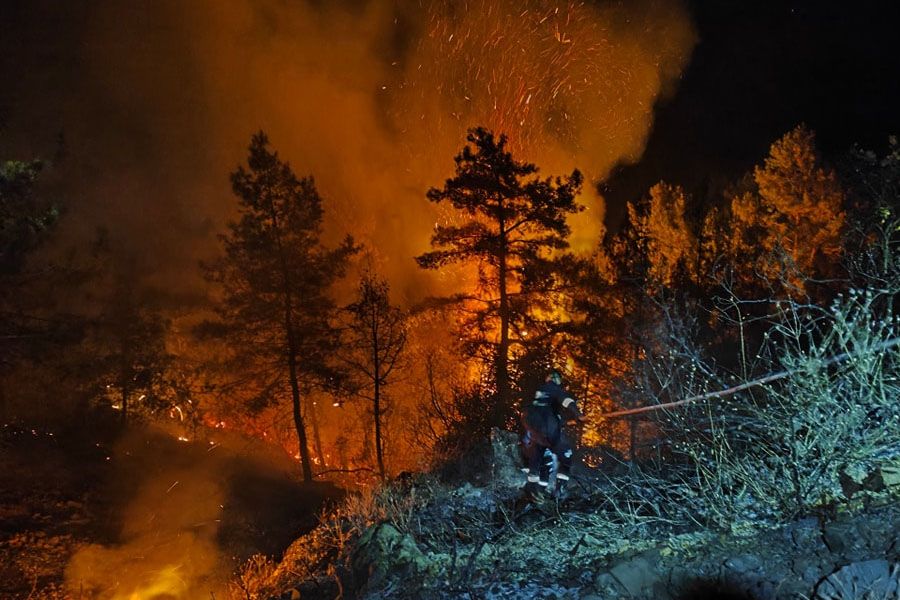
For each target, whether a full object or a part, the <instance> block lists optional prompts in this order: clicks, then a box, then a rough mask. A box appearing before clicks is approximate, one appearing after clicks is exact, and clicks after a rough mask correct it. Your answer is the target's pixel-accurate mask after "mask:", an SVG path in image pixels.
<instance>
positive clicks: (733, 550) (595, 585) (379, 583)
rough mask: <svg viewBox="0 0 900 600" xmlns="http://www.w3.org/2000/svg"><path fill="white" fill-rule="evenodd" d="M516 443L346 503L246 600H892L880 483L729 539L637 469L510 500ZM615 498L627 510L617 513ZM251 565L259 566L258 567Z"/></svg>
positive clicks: (270, 569)
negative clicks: (446, 478)
mask: <svg viewBox="0 0 900 600" xmlns="http://www.w3.org/2000/svg"><path fill="white" fill-rule="evenodd" d="M514 442H515V436H514V435H512V434H504V433H500V434H498V435H495V439H494V443H493V460H492V463H491V466H490V468H489V469H488V470H487V471H485V474H484V476H483V477H481V478H475V479H473V481H472V482H466V483H462V484H457V485H452V484H447V483H441V482H440V481H438V479H437V478H436V477H431V476H422V477H419V478H417V479H415V480H413V481H409V482H405V483H403V484H402V485H401V484H399V483H398V484H396V485H394V486H392V487H389V488H385V489H383V490H381V491H379V492H375V493H372V494H364V495H362V496H358V497H355V499H354V500H353V501H352V502H351V503H350V504H348V505H346V506H345V507H344V508H343V509H342V510H341V511H339V512H338V513H336V514H335V515H334V517H333V518H332V519H331V520H328V521H326V522H325V523H323V525H322V526H320V527H319V528H318V529H317V530H315V531H314V532H312V533H311V534H309V535H307V536H304V537H302V538H301V539H299V540H298V541H297V542H295V544H294V545H293V546H292V547H291V548H290V549H289V550H288V552H287V553H286V555H285V557H284V560H283V561H282V562H281V563H280V564H278V565H276V564H274V563H269V564H268V565H266V568H257V570H256V571H255V572H254V578H253V579H252V582H251V580H250V579H247V582H250V583H252V584H253V585H255V587H253V586H248V587H247V588H246V591H247V592H248V593H249V595H248V596H246V597H251V598H297V597H298V596H299V597H300V598H334V597H338V596H339V595H341V594H343V595H344V596H343V597H361V598H372V599H374V598H407V597H415V598H419V599H425V598H460V599H462V598H473V597H474V598H485V599H500V598H510V599H512V598H559V599H562V598H572V599H576V598H580V599H585V598H587V599H600V598H603V599H609V598H640V599H644V598H646V599H651V598H653V599H662V600H665V599H667V598H672V599H675V598H701V597H716V598H722V597H732V598H752V599H759V600H762V599H776V598H779V599H780V598H803V597H805V598H818V599H820V600H838V599H843V600H853V599H862V598H863V597H866V596H865V595H864V594H865V593H876V594H880V595H876V596H872V597H877V598H879V599H881V598H885V597H890V598H893V597H895V596H894V595H890V596H889V595H888V594H889V593H890V594H896V593H897V588H896V586H897V582H898V579H900V578H898V571H897V568H895V567H894V565H895V564H896V563H898V562H900V504H898V503H897V502H896V501H895V496H894V494H893V492H892V491H891V490H890V489H888V488H886V487H885V486H883V485H882V483H883V482H879V483H878V485H873V484H872V483H873V482H872V481H870V482H869V484H870V485H869V487H870V488H871V489H869V490H856V491H855V496H854V494H853V493H851V494H850V495H851V496H854V498H855V500H854V501H851V502H848V503H846V504H845V505H843V506H842V508H840V509H838V508H837V507H834V506H833V507H831V508H832V510H831V511H830V513H829V514H826V513H825V512H822V513H820V514H814V515H807V516H804V517H802V518H799V519H797V520H794V521H791V522H786V523H780V524H778V523H772V522H766V521H765V520H764V519H759V520H758V521H757V522H753V521H752V520H747V521H742V522H739V523H738V522H736V523H735V524H734V527H732V528H731V529H732V531H723V530H714V529H711V528H709V527H704V526H702V525H701V524H700V523H695V524H693V526H692V527H687V526H685V524H684V523H674V522H672V521H671V520H670V519H667V517H666V514H665V512H664V511H662V510H656V511H655V510H654V509H653V506H654V504H655V503H656V502H657V500H656V499H654V498H651V497H650V495H651V491H650V490H651V489H652V487H653V486H652V485H647V486H646V487H645V488H642V486H641V479H640V477H646V474H638V472H637V471H636V470H635V469H632V468H630V467H628V466H627V465H619V466H618V468H614V467H615V465H611V466H610V468H607V469H605V470H589V469H585V468H582V469H580V470H579V471H578V472H577V481H578V484H577V485H575V486H574V487H573V489H572V492H571V494H570V495H569V497H568V498H567V499H566V500H564V501H562V502H560V503H558V504H557V503H555V502H550V503H547V504H544V505H543V506H540V507H536V506H533V505H529V504H526V503H523V502H522V501H521V500H520V496H519V494H518V485H521V473H520V472H519V471H518V469H517V465H516V462H515V446H514ZM623 498H630V499H631V500H630V501H629V502H623V501H622V499H623ZM257 567H259V565H257Z"/></svg>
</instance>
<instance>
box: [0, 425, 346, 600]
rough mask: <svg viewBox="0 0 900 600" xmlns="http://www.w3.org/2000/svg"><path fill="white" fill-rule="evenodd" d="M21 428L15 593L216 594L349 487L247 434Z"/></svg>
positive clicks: (0, 545)
mask: <svg viewBox="0 0 900 600" xmlns="http://www.w3.org/2000/svg"><path fill="white" fill-rule="evenodd" d="M11 431H12V429H10V428H6V431H5V433H10V432H11ZM21 431H22V434H21V435H12V434H10V435H6V436H5V439H4V443H5V445H7V446H8V449H9V450H11V452H9V453H8V455H7V460H4V463H9V464H8V466H9V467H10V468H9V469H7V472H8V474H9V475H10V477H9V481H5V483H4V494H3V499H2V500H3V502H2V509H3V513H4V515H5V517H10V518H11V519H12V520H11V521H9V524H10V527H9V528H6V527H4V530H6V532H7V533H8V535H5V534H4V535H2V537H0V551H2V553H3V555H4V556H6V557H8V558H10V564H9V566H8V567H4V570H3V574H4V577H5V582H4V584H3V588H2V591H3V592H4V593H8V594H10V596H9V597H13V598H18V597H21V598H26V597H32V598H33V597H43V598H68V597H79V598H98V599H109V600H115V599H129V600H131V599H134V600H137V599H141V600H149V599H158V598H196V597H209V595H210V594H211V593H213V594H214V593H216V592H219V591H221V590H222V589H223V588H224V585H225V583H226V582H227V581H228V580H229V579H230V577H231V574H232V572H233V571H234V569H235V567H236V565H239V564H241V563H243V562H244V561H245V560H247V558H248V557H249V556H250V555H251V554H252V553H253V552H258V551H262V552H266V553H269V554H271V555H273V556H277V555H280V553H281V552H282V551H284V549H285V548H286V547H287V546H288V545H289V544H290V542H291V541H292V540H293V539H294V538H296V537H297V536H298V535H300V534H301V533H303V532H304V531H307V530H309V529H310V528H311V527H312V526H313V525H314V524H315V514H316V513H317V512H318V511H319V510H320V509H321V508H320V507H321V505H322V504H323V503H325V502H326V501H327V500H328V499H330V498H335V497H337V496H338V495H339V492H338V490H337V489H336V488H334V487H333V486H330V485H327V484H312V485H306V486H304V485H302V484H300V483H299V482H298V481H297V479H296V478H295V477H294V476H293V473H292V469H295V465H294V463H293V461H291V460H289V459H288V458H286V457H283V456H282V455H281V453H280V452H279V451H277V450H273V449H269V448H266V447H265V446H264V445H262V444H259V443H256V442H252V441H248V440H246V439H244V438H240V437H238V436H232V437H231V438H228V439H226V436H225V435H224V434H222V435H218V436H216V439H215V440H208V441H203V442H183V441H179V440H177V439H175V438H173V437H171V436H169V435H168V434H166V433H163V432H160V431H154V430H148V429H144V428H132V429H131V430H130V431H129V432H127V433H126V434H124V435H122V436H121V437H120V438H118V439H116V440H109V441H103V442H86V441H85V439H84V438H85V437H86V436H85V435H84V432H82V433H81V434H79V435H77V436H73V435H69V436H64V435H60V434H58V433H57V434H55V435H52V434H51V433H50V432H38V431H36V432H35V434H34V435H32V434H31V432H30V430H24V429H23V430H21ZM16 432H17V433H18V432H19V429H16ZM38 433H41V434H42V435H41V436H39V435H37V434H38ZM217 433H221V432H217ZM93 437H102V436H99V435H96V434H95V435H94V436H93ZM38 438H42V439H38ZM54 438H55V439H54ZM17 472H18V473H26V472H27V473H29V477H27V478H26V477H18V478H16V477H15V476H14V475H15V473H17ZM5 479H6V478H5ZM4 561H5V559H4ZM35 594H37V596H35Z"/></svg>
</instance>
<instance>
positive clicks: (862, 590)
mask: <svg viewBox="0 0 900 600" xmlns="http://www.w3.org/2000/svg"><path fill="white" fill-rule="evenodd" d="M898 583H900V565H891V564H890V563H888V561H886V560H866V561H862V562H856V563H851V564H849V565H847V566H845V567H842V568H840V569H838V570H837V571H835V572H834V573H832V574H831V575H829V576H828V577H826V578H825V579H824V580H823V581H822V582H821V583H820V584H819V585H818V586H816V594H815V596H813V600H860V599H862V598H895V597H897V593H898Z"/></svg>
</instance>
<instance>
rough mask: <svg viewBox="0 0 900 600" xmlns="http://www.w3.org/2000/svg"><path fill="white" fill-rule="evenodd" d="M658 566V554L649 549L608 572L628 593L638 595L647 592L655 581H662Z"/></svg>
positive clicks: (662, 577)
mask: <svg viewBox="0 0 900 600" xmlns="http://www.w3.org/2000/svg"><path fill="white" fill-rule="evenodd" d="M659 566H660V565H659V557H658V555H655V553H654V552H652V551H651V552H649V553H645V554H642V555H638V556H635V557H633V558H631V559H628V560H625V561H623V562H620V563H618V564H617V565H615V566H614V567H612V568H611V569H610V570H609V572H610V574H611V575H612V576H613V577H614V578H615V580H616V582H618V584H619V585H621V586H622V588H624V589H625V591H626V592H628V594H629V595H631V596H633V597H640V596H641V595H644V594H647V593H649V592H650V590H652V589H653V586H654V585H655V584H656V583H658V582H661V581H664V576H663V574H662V573H660V571H659V569H658V567H659Z"/></svg>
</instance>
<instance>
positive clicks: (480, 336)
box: [416, 127, 583, 423]
mask: <svg viewBox="0 0 900 600" xmlns="http://www.w3.org/2000/svg"><path fill="white" fill-rule="evenodd" d="M466 139H467V140H468V142H469V144H467V145H466V146H465V148H463V150H462V152H461V153H460V154H458V155H457V156H456V158H455V161H456V175H455V176H454V177H452V178H451V179H448V180H447V181H446V183H445V184H444V187H443V189H438V188H432V189H430V190H429V191H428V199H429V200H431V201H432V202H436V203H441V202H445V201H447V202H449V203H450V204H451V205H452V206H453V208H455V209H456V210H457V211H459V212H460V213H462V218H463V220H462V221H461V222H459V223H454V224H449V225H438V226H436V227H435V230H434V233H433V235H432V237H431V245H432V247H434V248H436V249H435V250H432V251H431V252H426V253H425V254H422V255H421V256H418V257H417V258H416V261H417V262H418V263H419V266H420V267H423V268H426V269H439V268H441V267H444V266H445V265H448V264H453V263H464V264H472V265H475V266H476V267H477V269H478V292H477V294H476V295H466V294H460V295H456V296H454V297H452V298H450V300H452V301H454V302H456V303H457V304H463V305H465V308H466V310H465V316H464V317H463V320H464V322H463V324H462V327H461V330H462V331H465V332H468V333H467V334H466V337H467V343H468V346H469V347H470V348H471V349H472V350H473V351H475V352H476V353H477V354H479V355H481V356H482V357H483V358H485V359H486V361H487V362H488V364H489V365H490V367H489V368H490V372H491V378H492V379H493V384H494V391H495V393H496V394H497V397H498V402H496V403H494V404H493V406H494V409H493V412H492V414H491V415H490V420H491V421H492V422H494V423H500V422H501V421H502V420H503V417H504V414H503V412H504V411H506V410H507V409H508V407H509V406H510V404H511V395H512V382H511V374H510V358H511V348H512V346H513V345H515V344H523V343H524V341H525V339H526V338H527V335H528V334H527V330H528V325H529V324H530V323H534V322H535V321H536V320H538V317H537V316H536V314H535V308H536V307H537V306H538V305H539V304H540V303H541V296H542V295H543V293H544V292H546V290H547V289H548V287H549V286H550V285H551V284H552V280H553V275H554V273H556V272H557V270H558V268H557V265H556V263H555V262H554V260H553V254H554V252H557V251H561V250H564V249H566V248H568V245H569V244H568V241H567V238H568V235H569V226H568V225H567V223H566V217H567V216H568V215H570V214H573V213H576V212H578V211H580V210H582V208H583V207H582V206H580V205H579V204H578V203H577V202H576V201H575V196H576V195H577V194H578V192H579V191H580V189H581V183H582V176H581V173H579V172H578V171H577V170H575V171H573V172H572V174H571V175H569V176H568V177H556V178H550V177H548V178H546V179H541V178H539V177H537V176H536V173H537V172H538V168H537V167H536V166H535V165H534V164H531V163H527V162H520V161H517V160H515V159H514V158H513V156H512V154H511V153H510V152H508V151H507V150H506V136H504V135H501V136H500V138H499V139H497V138H495V137H494V134H493V133H492V132H490V131H488V130H486V129H484V128H482V127H479V128H475V129H471V130H470V131H469V134H468V136H467V138H466Z"/></svg>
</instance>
